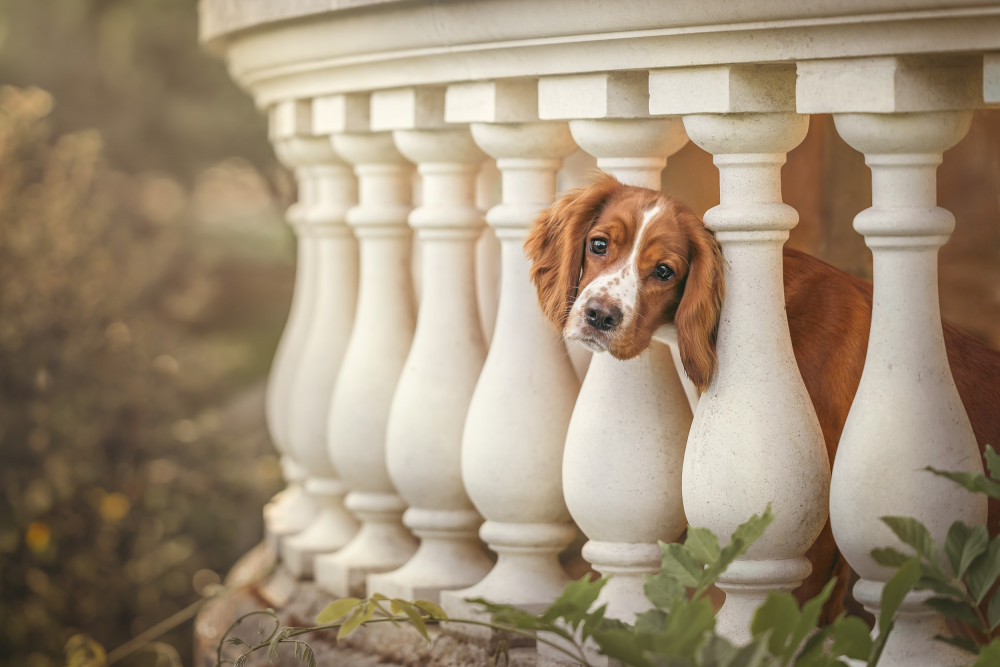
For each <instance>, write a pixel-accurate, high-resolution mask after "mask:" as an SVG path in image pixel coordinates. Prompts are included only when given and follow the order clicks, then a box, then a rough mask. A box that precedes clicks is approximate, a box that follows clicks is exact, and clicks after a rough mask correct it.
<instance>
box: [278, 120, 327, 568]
mask: <svg viewBox="0 0 1000 667" xmlns="http://www.w3.org/2000/svg"><path fill="white" fill-rule="evenodd" d="M311 112H312V108H311V105H310V103H309V102H307V101H301V100H295V101H289V102H282V103H279V104H276V105H274V106H273V107H272V108H271V112H270V139H271V141H272V142H273V143H274V149H275V153H276V154H277V156H278V157H279V159H280V160H281V161H282V163H283V164H285V165H286V166H288V167H289V168H291V169H294V170H295V178H296V180H297V182H298V189H299V198H298V202H296V203H295V204H293V205H292V206H290V207H289V209H288V213H287V219H288V222H289V224H290V225H291V226H292V230H293V231H294V233H295V236H296V239H297V248H296V264H295V285H294V291H293V293H292V303H291V307H290V308H289V311H288V320H287V322H286V324H285V329H284V331H283V332H282V334H281V340H280V341H279V342H278V348H277V350H276V351H275V353H274V361H273V362H272V364H271V372H270V374H269V375H268V381H267V394H266V398H265V410H266V417H267V426H268V432H269V433H270V436H271V442H272V443H274V447H275V449H276V450H277V451H278V453H279V454H280V455H281V469H282V473H283V475H284V477H285V480H286V481H287V482H288V486H287V487H286V488H285V489H284V490H282V491H281V492H279V493H278V494H277V495H276V496H275V497H274V498H273V499H272V500H271V502H269V503H268V504H267V505H265V507H264V530H265V535H266V540H267V543H268V545H269V547H270V548H271V550H272V551H273V552H274V553H275V554H278V553H279V551H280V541H281V538H282V537H283V536H288V535H292V534H295V533H297V532H299V531H300V530H302V529H303V528H305V527H306V526H307V525H309V523H310V521H312V520H313V519H314V518H315V517H316V514H317V513H318V512H319V508H318V507H317V506H316V504H315V503H314V502H313V500H312V499H311V498H310V496H309V494H307V493H306V492H305V489H304V488H303V486H304V484H305V481H306V478H307V477H308V471H307V470H306V468H305V467H303V466H302V464H301V463H299V462H297V461H296V460H295V458H294V457H293V455H292V454H291V453H290V451H289V446H288V442H289V436H288V421H289V420H288V415H289V412H290V408H291V400H292V393H293V391H292V390H293V387H294V384H295V381H296V377H297V375H298V373H297V371H298V368H299V359H300V358H301V352H302V345H303V343H304V342H305V339H306V337H307V336H308V333H309V328H310V323H311V319H312V314H313V311H314V308H313V304H314V303H315V298H316V292H317V289H316V286H317V279H316V278H317V276H316V259H315V255H316V246H315V243H313V241H312V236H311V235H310V233H309V232H310V228H309V227H308V226H304V225H303V224H302V223H303V222H304V218H305V217H306V213H307V211H308V209H309V207H310V206H311V205H312V200H313V198H314V196H313V191H314V188H313V183H312V180H313V179H312V171H311V169H310V168H309V165H311V164H313V163H315V162H316V161H317V160H318V159H322V152H321V151H322V147H321V146H320V144H322V143H323V140H322V139H320V138H316V137H312V136H311V135H310V132H311V129H312V124H311V122H310V120H311V119H310V114H311ZM317 147H319V151H317V150H316V148H317ZM318 152H319V155H318V157H317V153H318Z"/></svg>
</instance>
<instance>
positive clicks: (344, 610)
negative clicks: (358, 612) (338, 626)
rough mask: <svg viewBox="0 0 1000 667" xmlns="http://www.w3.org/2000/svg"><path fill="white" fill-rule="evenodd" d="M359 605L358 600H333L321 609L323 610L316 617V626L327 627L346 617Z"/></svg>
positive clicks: (359, 601)
mask: <svg viewBox="0 0 1000 667" xmlns="http://www.w3.org/2000/svg"><path fill="white" fill-rule="evenodd" d="M360 603H361V600H359V599H358V598H341V599H339V600H334V601H333V602H331V603H330V604H328V605H326V606H325V607H323V610H322V611H320V612H319V614H317V615H316V625H329V624H330V623H335V622H337V621H339V620H340V619H342V618H343V617H344V616H347V614H348V613H350V612H351V611H353V610H354V608H355V607H357V606H358V605H359V604H360Z"/></svg>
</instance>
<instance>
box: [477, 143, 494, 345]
mask: <svg viewBox="0 0 1000 667" xmlns="http://www.w3.org/2000/svg"><path fill="white" fill-rule="evenodd" d="M499 203H500V172H499V171H497V165H496V162H495V161H494V160H492V159H489V160H486V162H484V163H483V166H482V168H481V169H480V170H479V180H478V182H477V184H476V208H478V209H479V210H480V211H488V210H490V209H491V208H493V207H494V206H496V205H497V204H499ZM499 296H500V241H498V240H497V235H496V234H495V233H494V232H493V228H492V227H487V226H485V225H484V226H483V231H482V234H480V236H479V241H478V242H477V243H476V300H477V301H478V302H479V321H480V324H481V325H482V327H483V336H484V338H485V339H486V347H487V349H488V348H489V346H490V341H491V340H492V339H493V328H494V327H495V326H496V323H497V299H498V298H499Z"/></svg>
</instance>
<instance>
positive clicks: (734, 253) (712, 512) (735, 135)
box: [650, 66, 830, 641]
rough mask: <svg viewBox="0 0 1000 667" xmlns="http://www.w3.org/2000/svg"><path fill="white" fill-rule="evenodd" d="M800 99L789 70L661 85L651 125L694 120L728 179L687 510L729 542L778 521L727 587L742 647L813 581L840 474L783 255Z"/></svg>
mask: <svg viewBox="0 0 1000 667" xmlns="http://www.w3.org/2000/svg"><path fill="white" fill-rule="evenodd" d="M794 92H795V70H794V68H792V67H786V66H776V67H769V68H760V67H754V66H750V67H725V68H705V69H700V70H662V71H656V72H653V73H651V74H650V111H651V112H652V113H654V114H655V113H667V114H685V116H684V127H685V128H686V129H687V133H688V136H689V137H691V141H693V142H694V143H696V144H698V145H699V146H700V147H702V148H704V149H705V150H706V151H708V152H709V153H711V154H712V155H713V156H714V159H715V164H716V166H717V167H718V168H719V190H720V203H719V205H718V206H716V207H715V208H712V209H711V210H709V211H708V212H707V213H706V214H705V224H706V225H707V226H708V227H709V228H710V229H712V230H713V231H715V233H716V238H717V239H718V241H719V245H720V246H721V247H722V253H723V256H724V257H725V259H726V262H727V267H726V298H725V301H724V304H723V307H722V314H721V317H720V321H719V331H718V339H717V354H718V370H717V372H716V375H715V378H714V379H713V381H712V383H711V384H710V385H709V387H708V389H707V390H706V392H705V394H704V395H703V396H702V397H701V400H700V401H699V403H698V407H697V409H696V410H695V413H694V421H693V423H692V425H691V434H690V437H689V438H688V443H687V451H686V453H685V456H684V471H683V482H682V486H683V496H684V510H685V512H686V513H687V517H688V520H689V521H690V522H691V524H692V525H695V526H704V527H707V528H710V529H711V530H713V531H714V532H715V533H716V534H717V535H719V536H720V538H725V537H726V536H728V535H730V534H731V533H732V532H733V530H734V529H735V528H736V527H737V526H738V525H739V524H740V523H742V522H744V521H746V520H747V519H748V518H749V517H750V515H752V514H756V513H760V512H763V511H764V509H765V508H766V507H767V505H768V504H770V505H771V506H772V509H773V511H774V515H775V520H774V523H773V524H771V526H770V527H769V528H768V530H767V532H766V533H765V534H764V536H763V537H762V538H761V539H760V540H758V541H757V542H755V543H754V544H753V545H752V546H751V547H750V550H749V551H748V552H747V554H746V555H745V556H744V557H743V558H740V559H738V560H737V561H736V562H734V563H733V564H732V565H731V566H730V567H729V569H728V570H727V571H726V573H725V574H724V575H723V576H722V577H720V578H719V584H718V585H719V588H720V589H722V590H723V591H724V592H725V593H726V601H725V603H724V605H723V607H722V609H721V610H720V612H719V615H718V617H717V628H718V630H719V632H720V633H722V634H724V635H726V636H729V637H731V638H733V639H735V640H740V641H747V640H749V638H750V630H749V628H750V621H751V619H752V618H753V613H754V611H755V610H756V608H757V607H758V606H759V605H760V603H762V602H763V601H764V598H765V597H766V596H767V593H768V592H769V591H771V590H785V591H791V590H792V589H794V588H795V587H797V586H798V585H799V584H800V583H801V582H802V581H803V580H804V579H805V577H807V576H808V575H809V573H810V570H811V568H810V564H809V561H808V560H807V559H806V557H805V552H806V550H807V549H808V548H809V547H810V546H811V545H812V543H813V541H814V540H815V539H816V537H817V536H818V535H819V533H820V531H821V530H822V528H823V525H824V523H825V522H826V519H827V498H828V492H829V476H830V466H829V461H828V459H827V453H826V448H825V446H824V442H823V434H822V431H821V430H820V425H819V420H818V419H817V417H816V413H815V410H814V409H813V406H812V401H811V400H810V398H809V394H808V393H807V392H806V387H805V384H804V383H803V381H802V376H801V375H800V374H799V369H798V367H797V366H796V363H795V356H794V353H793V352H792V342H791V337H790V335H789V331H788V320H787V318H786V316H785V299H784V287H783V284H782V264H783V262H782V252H781V248H782V245H783V244H784V242H785V240H787V238H788V230H790V229H791V228H792V227H794V226H795V224H796V223H797V222H798V214H797V213H796V212H795V210H794V209H793V208H791V207H790V206H788V205H786V204H784V203H782V198H781V166H782V165H783V164H784V162H785V154H786V153H787V152H788V151H789V150H791V149H792V148H794V147H795V146H797V145H798V144H799V142H801V141H802V139H803V138H804V137H805V135H806V130H807V128H808V123H809V118H808V116H800V115H797V114H796V113H794V109H795V95H794ZM751 350H752V354H751V353H748V352H747V351H751ZM720 498H726V501H725V502H719V500H720Z"/></svg>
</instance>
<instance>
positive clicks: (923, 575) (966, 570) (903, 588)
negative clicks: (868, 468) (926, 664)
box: [872, 446, 1000, 664]
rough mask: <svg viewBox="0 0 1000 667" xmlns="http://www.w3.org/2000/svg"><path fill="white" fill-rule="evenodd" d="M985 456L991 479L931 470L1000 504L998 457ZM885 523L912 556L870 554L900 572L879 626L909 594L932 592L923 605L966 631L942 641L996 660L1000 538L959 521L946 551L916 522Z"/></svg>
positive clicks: (993, 454) (879, 551) (988, 450)
mask: <svg viewBox="0 0 1000 667" xmlns="http://www.w3.org/2000/svg"><path fill="white" fill-rule="evenodd" d="M985 457H986V462H987V468H988V470H989V473H990V474H989V475H983V474H980V473H967V472H946V471H941V470H936V469H934V468H930V467H929V468H927V470H928V471H929V472H932V473H934V474H936V475H939V476H941V477H946V478H948V479H950V480H952V481H954V482H955V483H957V484H959V485H960V486H962V487H964V488H966V489H968V490H969V491H972V492H974V493H983V494H986V495H987V496H989V497H990V498H996V499H1000V483H998V482H997V480H996V479H995V478H996V477H997V475H998V474H1000V455H998V454H997V452H996V450H994V449H993V448H992V447H989V446H988V447H987V448H986V451H985ZM882 520H883V521H884V522H885V524H886V525H887V526H889V528H890V529H891V530H892V532H893V533H895V535H896V537H898V538H899V540H900V541H901V542H902V543H903V544H905V545H907V546H909V547H910V548H911V549H912V550H913V553H910V554H905V553H902V552H900V551H899V550H897V549H895V548H891V547H888V548H884V549H875V550H874V551H872V558H873V559H874V560H875V562H877V563H879V564H880V565H883V566H885V567H890V568H898V570H897V572H896V574H895V575H894V577H893V579H892V580H891V581H890V585H892V586H893V588H892V590H890V585H887V586H886V591H885V593H884V594H883V604H884V601H885V599H886V598H887V597H888V598H889V599H890V601H892V602H893V603H894V604H895V606H892V607H889V608H884V609H883V610H882V615H881V617H880V618H879V624H880V626H884V625H885V624H886V623H888V622H889V621H888V618H891V617H892V615H893V614H894V613H895V611H896V609H897V608H898V604H899V602H901V601H902V598H903V596H904V595H905V594H906V593H907V592H909V591H910V590H923V591H930V592H931V593H932V596H931V597H929V598H928V599H927V600H926V601H925V604H927V605H928V606H930V607H933V608H934V609H935V610H936V611H937V612H938V613H940V614H941V615H942V616H944V617H945V618H947V619H950V620H951V621H952V622H954V623H957V624H958V625H959V626H961V627H963V628H964V632H963V634H962V636H960V637H951V638H940V639H942V640H943V641H948V642H949V643H952V644H955V645H956V646H959V647H961V648H964V649H966V650H968V651H970V652H971V653H978V654H979V655H980V658H979V660H977V662H976V664H980V662H982V661H983V660H984V659H986V660H990V659H992V658H991V657H990V656H994V655H996V654H997V652H998V651H1000V647H998V646H997V641H1000V640H994V641H993V642H990V637H992V636H993V635H994V634H995V633H996V631H997V629H998V628H1000V596H998V595H995V594H994V595H990V592H991V590H992V589H993V588H994V586H995V584H996V583H997V580H998V578H1000V536H998V537H994V538H993V539H990V536H989V532H988V531H987V528H986V526H984V525H976V526H967V525H966V524H965V523H963V522H961V521H956V522H955V523H953V524H952V525H951V527H950V528H949V529H948V533H947V535H946V537H945V543H944V546H943V548H939V546H938V545H937V544H936V543H935V542H934V540H933V539H932V537H931V535H930V532H929V531H928V530H927V528H926V527H925V526H924V525H923V524H921V523H920V522H919V521H917V520H916V519H911V518H906V517H883V518H882ZM984 655H985V656H986V658H984V657H983V656H984ZM983 664H987V663H986V662H983ZM989 664H995V663H989Z"/></svg>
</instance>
